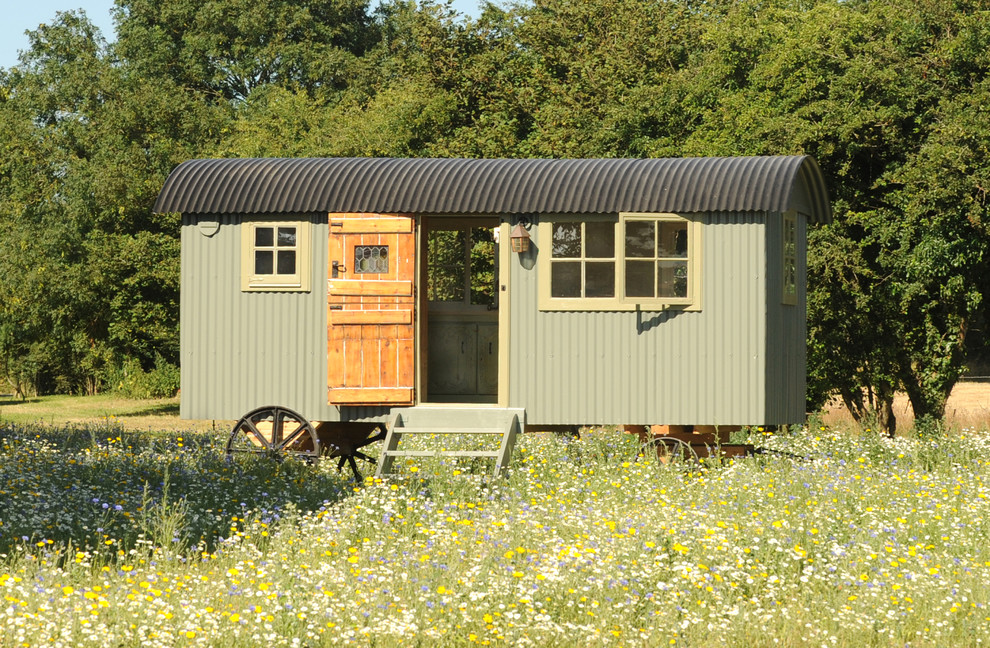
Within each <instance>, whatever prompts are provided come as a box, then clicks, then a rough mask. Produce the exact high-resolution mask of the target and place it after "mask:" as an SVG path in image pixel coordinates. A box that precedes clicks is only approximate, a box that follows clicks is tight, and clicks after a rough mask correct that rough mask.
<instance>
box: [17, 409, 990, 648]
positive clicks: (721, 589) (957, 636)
mask: <svg viewBox="0 0 990 648" xmlns="http://www.w3.org/2000/svg"><path fill="white" fill-rule="evenodd" d="M757 441H759V442H760V443H761V444H762V445H764V446H768V447H773V448H776V449H778V450H781V451H784V452H787V453H790V455H794V456H790V455H785V454H780V455H770V456H762V457H751V458H744V459H742V460H737V461H735V462H733V463H727V464H724V465H703V466H697V465H662V464H656V463H654V462H651V461H646V460H644V459H642V458H639V459H638V460H637V456H636V447H635V444H634V441H633V439H631V438H629V437H625V436H622V435H620V434H617V433H606V432H600V433H592V434H587V435H585V438H583V439H582V440H579V441H574V440H569V439H561V438H557V437H553V436H526V437H524V438H522V439H521V440H520V442H519V444H518V445H517V449H516V454H515V456H514V458H513V465H512V472H511V475H510V476H509V478H507V479H505V480H500V481H495V482H492V481H490V480H489V479H487V478H486V477H484V476H482V475H481V474H480V473H479V474H473V473H472V469H471V468H470V467H460V468H457V469H455V467H453V466H444V465H437V464H428V463H427V464H419V465H418V466H417V468H418V470H417V471H416V472H412V471H411V468H408V469H407V472H406V474H405V477H403V478H397V479H393V480H390V481H387V482H377V483H374V482H369V483H367V484H365V485H362V486H358V487H355V486H354V485H352V484H350V483H348V482H347V481H346V480H345V479H343V478H342V477H340V476H338V475H337V474H336V472H335V470H334V469H333V466H332V465H330V463H329V462H324V463H323V464H321V465H320V466H318V467H311V466H303V465H296V464H293V463H286V464H281V465H278V464H272V463H265V462H258V461H243V462H237V463H235V464H228V463H227V462H226V461H225V460H224V459H223V457H222V455H221V452H220V449H219V446H220V443H221V442H222V439H220V438H217V437H214V436H210V435H200V434H196V435H189V436H186V437H182V436H179V435H177V434H176V433H167V434H163V433H157V434H144V433H140V434H139V433H126V432H124V431H122V430H121V429H120V428H119V427H114V426H113V425H106V426H102V427H87V428H68V429H67V428H50V427H31V426H11V425H7V426H5V427H0V522H2V524H0V554H3V555H2V557H0V595H2V596H3V599H2V601H0V645H4V646H16V645H25V646H33V645H49V646H50V645H64V646H75V645H123V646H137V645H150V646H183V645H209V646H281V645H285V646H296V645H298V646H303V645H306V646H318V645H337V644H349V645H359V646H366V645H367V646H371V645H374V646H400V645H401V646H424V645H429V646H463V645H471V644H475V643H477V644H487V645H505V646H517V645H533V646H546V645H554V646H599V645H615V646H658V645H683V646H721V645H730V646H770V645H779V644H781V643H782V644H784V645H792V646H803V645H807V646H870V645H874V646H891V645H900V646H952V645H959V646H975V645H983V644H984V643H986V641H987V640H986V637H988V636H990V609H988V607H987V604H988V595H990V587H988V586H987V584H986V583H988V582H990V543H988V542H987V538H988V537H990V535H988V531H990V526H988V524H990V523H988V520H990V516H988V513H990V501H988V494H990V491H988V470H990V440H988V438H987V437H986V435H984V434H977V433H973V432H968V431H964V432H963V433H962V434H961V435H959V436H956V437H954V438H953V439H952V441H951V442H948V441H946V440H928V441H912V440H906V439H898V440H895V441H891V440H887V439H882V438H879V437H876V436H873V435H869V434H864V435H858V436H852V435H849V434H847V433H840V432H834V431H830V430H822V429H816V430H812V431H807V430H805V431H801V432H799V433H795V434H785V435H778V436H773V437H769V436H768V437H763V438H760V439H757ZM457 473H460V474H457Z"/></svg>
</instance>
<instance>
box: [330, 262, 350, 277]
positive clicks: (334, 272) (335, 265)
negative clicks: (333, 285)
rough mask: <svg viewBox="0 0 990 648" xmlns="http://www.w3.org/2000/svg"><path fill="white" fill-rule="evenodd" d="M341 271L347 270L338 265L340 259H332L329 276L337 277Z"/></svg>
mask: <svg viewBox="0 0 990 648" xmlns="http://www.w3.org/2000/svg"><path fill="white" fill-rule="evenodd" d="M341 272H347V268H345V267H344V266H342V265H340V261H334V262H333V263H331V264H330V278H331V279H337V278H338V277H339V276H340V273H341Z"/></svg>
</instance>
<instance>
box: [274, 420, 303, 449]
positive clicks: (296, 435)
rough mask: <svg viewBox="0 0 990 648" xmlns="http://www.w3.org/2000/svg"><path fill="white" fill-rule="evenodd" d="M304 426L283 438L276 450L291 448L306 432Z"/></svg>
mask: <svg viewBox="0 0 990 648" xmlns="http://www.w3.org/2000/svg"><path fill="white" fill-rule="evenodd" d="M306 428H307V426H306V425H305V424H301V425H299V427H297V428H296V429H295V430H293V431H292V433H291V434H289V435H288V436H286V437H284V438H283V440H282V441H281V442H280V443H279V444H278V450H285V449H286V448H291V447H292V444H294V443H295V442H296V441H298V440H299V439H301V438H302V437H303V434H305V433H306V432H308V430H307V429H306Z"/></svg>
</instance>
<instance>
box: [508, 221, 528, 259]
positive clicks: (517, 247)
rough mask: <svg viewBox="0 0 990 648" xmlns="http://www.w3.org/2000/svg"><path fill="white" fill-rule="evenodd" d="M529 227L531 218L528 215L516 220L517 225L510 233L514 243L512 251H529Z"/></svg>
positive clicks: (510, 239)
mask: <svg viewBox="0 0 990 648" xmlns="http://www.w3.org/2000/svg"><path fill="white" fill-rule="evenodd" d="M528 227H529V218H527V217H526V216H520V217H519V219H518V220H517V221H516V226H515V227H513V228H512V232H510V233H509V241H510V243H511V245H512V251H513V252H517V253H519V254H522V253H524V252H529V238H530V237H529V232H528V231H526V230H527V228H528Z"/></svg>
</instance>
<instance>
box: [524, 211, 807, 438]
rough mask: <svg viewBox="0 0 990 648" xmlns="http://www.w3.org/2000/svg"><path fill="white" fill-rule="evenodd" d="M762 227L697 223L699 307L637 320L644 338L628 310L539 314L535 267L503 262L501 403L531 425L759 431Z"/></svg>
mask: <svg viewBox="0 0 990 648" xmlns="http://www.w3.org/2000/svg"><path fill="white" fill-rule="evenodd" d="M764 220H765V218H764V215H763V214H738V213H725V214H708V215H706V216H705V218H704V221H703V222H704V229H703V235H702V237H703V259H702V263H703V266H702V267H703V271H702V272H703V279H702V281H703V287H702V290H703V307H702V310H701V311H700V312H678V311H670V312H669V313H668V314H660V313H643V314H642V318H643V319H644V320H649V319H650V318H652V317H657V318H658V319H657V325H656V326H654V327H653V328H651V329H649V330H647V331H644V332H639V331H638V327H637V314H636V313H617V312H540V311H538V309H537V268H535V267H534V268H533V269H531V270H526V269H524V268H523V267H522V266H521V265H520V263H519V261H518V259H516V258H514V259H513V262H512V265H511V272H512V277H511V288H510V290H511V293H512V306H511V310H510V319H511V322H510V332H509V345H510V351H509V358H510V359H509V367H510V369H509V374H510V383H509V406H510V407H525V408H526V420H527V423H531V424H576V423H589V424H591V423H594V424H610V423H615V424H650V423H664V424H701V425H735V424H755V423H763V422H765V417H766V414H767V382H766V370H765V366H764V363H765V360H766V339H767V316H766V314H767V301H766V300H767V296H766V292H765V286H766V258H767V251H766V241H765V236H764ZM532 234H533V236H534V242H535V244H536V246H537V247H538V248H539V246H540V242H539V240H538V232H537V228H535V227H534V228H533V229H532ZM800 343H801V344H802V345H803V344H804V338H803V337H802V338H801V339H800Z"/></svg>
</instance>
